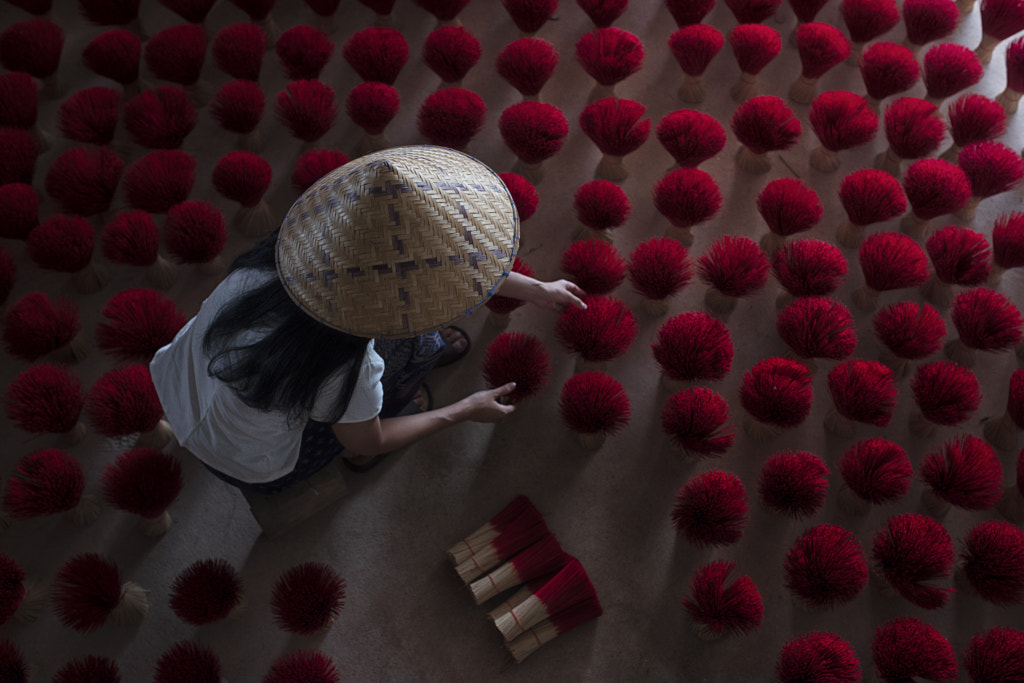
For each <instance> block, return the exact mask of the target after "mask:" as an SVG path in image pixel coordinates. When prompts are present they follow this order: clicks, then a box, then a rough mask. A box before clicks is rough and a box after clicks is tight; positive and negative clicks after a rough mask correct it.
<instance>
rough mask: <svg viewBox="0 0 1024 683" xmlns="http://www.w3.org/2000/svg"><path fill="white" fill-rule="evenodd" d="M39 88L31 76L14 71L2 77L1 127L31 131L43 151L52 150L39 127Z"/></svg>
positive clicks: (0, 84)
mask: <svg viewBox="0 0 1024 683" xmlns="http://www.w3.org/2000/svg"><path fill="white" fill-rule="evenodd" d="M38 118H39V87H38V86H37V85H36V81H35V79H34V78H32V77H31V76H30V75H28V74H27V73H25V72H23V71H14V72H11V73H6V74H2V75H0V126H10V127H11V128H23V129H25V130H31V131H32V134H33V135H35V136H36V138H37V139H38V140H39V147H40V149H42V150H47V149H49V148H50V144H49V140H48V136H47V135H46V133H45V132H44V131H43V129H42V128H40V127H39V125H38Z"/></svg>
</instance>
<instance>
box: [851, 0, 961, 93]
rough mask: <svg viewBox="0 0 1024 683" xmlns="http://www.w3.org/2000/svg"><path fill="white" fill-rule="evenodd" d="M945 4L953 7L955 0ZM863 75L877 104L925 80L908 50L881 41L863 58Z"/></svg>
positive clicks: (947, 0)
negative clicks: (921, 79) (920, 79)
mask: <svg viewBox="0 0 1024 683" xmlns="http://www.w3.org/2000/svg"><path fill="white" fill-rule="evenodd" d="M942 1H943V2H948V3H949V4H950V5H952V4H953V2H952V0H942ZM905 6H906V3H905V4H904V7H905ZM954 11H955V6H954ZM860 76H861V79H862V80H863V81H864V87H865V88H866V89H867V93H868V97H870V98H872V99H873V100H875V101H876V102H877V101H879V100H884V99H885V98H886V97H889V96H890V95H896V94H897V93H901V92H906V91H907V90H910V89H911V88H912V87H913V86H914V84H915V83H917V79H918V78H920V77H921V67H920V66H918V64H917V59H916V58H915V57H914V53H913V52H911V51H910V50H909V49H908V48H906V47H904V46H903V45H898V44H896V43H889V42H885V41H881V42H877V43H872V44H871V45H869V46H868V47H867V48H865V49H864V54H862V55H861V58H860Z"/></svg>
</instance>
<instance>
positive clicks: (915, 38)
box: [903, 0, 960, 50]
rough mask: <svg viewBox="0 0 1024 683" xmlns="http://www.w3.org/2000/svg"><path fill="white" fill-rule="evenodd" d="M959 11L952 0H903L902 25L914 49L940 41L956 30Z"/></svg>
mask: <svg viewBox="0 0 1024 683" xmlns="http://www.w3.org/2000/svg"><path fill="white" fill-rule="evenodd" d="M959 23H960V10H959V9H958V8H957V6H956V3H955V2H953V0H904V2H903V24H904V26H906V29H907V42H908V43H909V44H910V45H912V46H913V47H914V49H915V50H916V49H917V48H919V47H921V46H922V45H924V44H925V43H930V42H932V41H935V40H941V39H943V38H945V37H946V36H948V35H949V34H950V33H952V32H953V31H954V30H956V27H957V24H959Z"/></svg>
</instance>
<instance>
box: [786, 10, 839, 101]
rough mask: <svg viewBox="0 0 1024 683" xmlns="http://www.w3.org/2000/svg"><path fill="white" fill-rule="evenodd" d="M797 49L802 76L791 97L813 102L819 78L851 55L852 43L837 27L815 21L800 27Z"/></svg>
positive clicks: (790, 89)
mask: <svg viewBox="0 0 1024 683" xmlns="http://www.w3.org/2000/svg"><path fill="white" fill-rule="evenodd" d="M796 49H797V52H798V53H799V55H800V65H801V70H800V77H799V78H797V79H796V80H795V81H793V84H792V85H791V86H790V87H789V99H791V100H793V101H794V102H796V103H797V104H810V103H811V100H813V99H814V96H815V94H816V93H817V91H818V79H820V78H821V77H822V76H824V75H825V74H826V73H827V72H828V71H829V70H830V69H831V68H832V67H834V66H835V65H836V64H838V63H839V62H841V61H843V60H844V59H846V58H847V57H849V56H850V51H851V48H850V42H849V41H848V40H847V39H846V36H844V35H843V32H842V31H840V30H839V29H837V28H835V27H834V26H829V25H828V24H822V23H819V22H811V23H808V24H803V25H801V26H799V27H797V29H796Z"/></svg>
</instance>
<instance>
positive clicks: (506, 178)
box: [488, 172, 540, 301]
mask: <svg viewBox="0 0 1024 683" xmlns="http://www.w3.org/2000/svg"><path fill="white" fill-rule="evenodd" d="M498 177H499V178H501V180H502V182H503V183H505V187H507V188H508V193H509V194H510V195H512V203H513V204H515V205H516V213H517V214H519V222H520V223H522V222H523V221H526V220H529V219H530V217H531V216H533V214H534V213H536V212H537V204H538V203H539V202H540V197H538V196H537V188H535V187H534V186H533V183H531V182H530V181H529V180H527V179H526V178H524V177H523V176H521V175H519V174H518V173H509V172H506V173H499V174H498ZM531 277H532V276H531ZM489 300H490V299H488V301H489Z"/></svg>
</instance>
